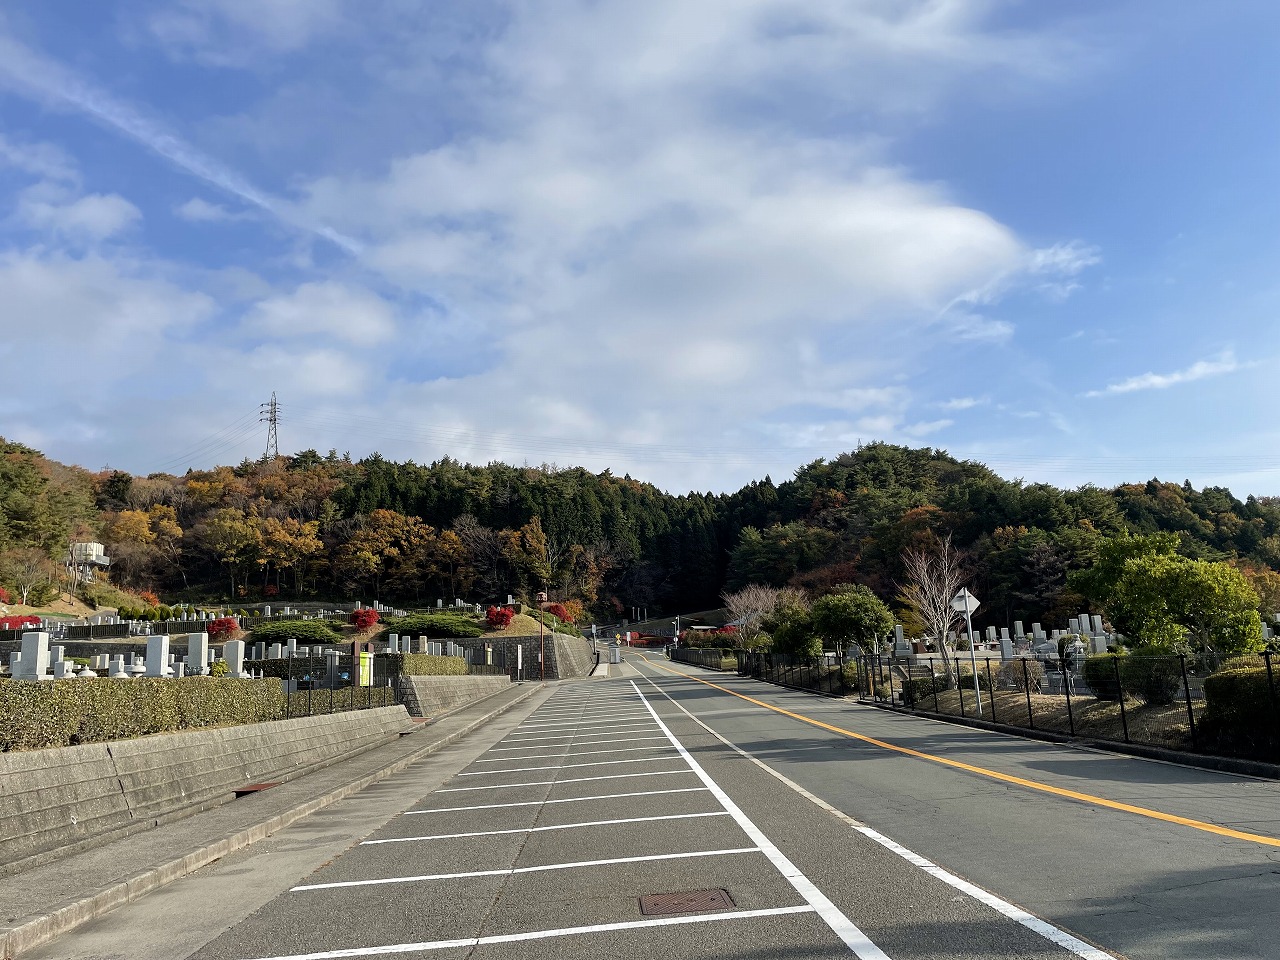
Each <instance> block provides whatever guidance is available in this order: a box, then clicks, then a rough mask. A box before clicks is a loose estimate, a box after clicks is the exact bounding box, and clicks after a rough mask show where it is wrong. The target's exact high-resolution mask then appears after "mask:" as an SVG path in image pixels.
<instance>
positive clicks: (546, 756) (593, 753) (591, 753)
mask: <svg viewBox="0 0 1280 960" xmlns="http://www.w3.org/2000/svg"><path fill="white" fill-rule="evenodd" d="M662 739H664V740H665V739H666V738H665V737H663V738H662ZM570 746H576V744H568V743H566V744H565V747H570ZM534 749H537V750H541V749H544V748H542V747H535V748H534ZM670 749H671V745H670V744H666V743H660V744H657V745H655V746H652V747H621V748H619V749H617V750H584V751H583V752H582V753H535V754H534V755H533V756H531V757H494V758H493V759H491V760H477V761H476V763H508V762H509V761H511V760H552V759H564V758H566V757H598V756H601V755H603V754H606V753H639V752H640V751H642V750H670Z"/></svg>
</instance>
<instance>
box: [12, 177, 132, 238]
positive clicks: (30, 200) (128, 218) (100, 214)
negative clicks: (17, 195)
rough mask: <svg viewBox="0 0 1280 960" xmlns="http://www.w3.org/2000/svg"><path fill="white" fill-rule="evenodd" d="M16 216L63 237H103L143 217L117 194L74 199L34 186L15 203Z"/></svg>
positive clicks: (124, 228)
mask: <svg viewBox="0 0 1280 960" xmlns="http://www.w3.org/2000/svg"><path fill="white" fill-rule="evenodd" d="M17 216H18V219H19V220H20V221H21V222H23V223H25V224H26V225H27V226H29V227H32V228H34V229H37V230H48V231H50V232H52V233H56V234H59V235H62V236H66V237H71V238H77V239H87V240H105V239H106V238H107V237H111V236H114V235H115V234H117V233H120V232H122V231H124V230H126V229H128V228H129V227H131V226H133V225H134V224H135V223H137V222H138V221H139V220H141V219H142V213H141V211H139V210H138V208H137V207H135V206H134V205H133V204H132V203H130V202H129V201H128V200H126V199H124V197H121V196H118V195H117V194H114V193H112V194H100V193H94V194H89V195H87V196H83V197H78V198H76V199H74V200H72V199H64V198H63V197H62V191H50V190H47V189H44V188H39V187H37V188H33V189H31V190H28V191H26V192H25V193H24V194H23V196H22V198H21V199H20V200H19V203H18V211H17Z"/></svg>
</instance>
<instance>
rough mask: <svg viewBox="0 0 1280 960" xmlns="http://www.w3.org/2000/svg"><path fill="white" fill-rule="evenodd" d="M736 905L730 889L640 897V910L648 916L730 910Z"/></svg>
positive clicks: (653, 894)
mask: <svg viewBox="0 0 1280 960" xmlns="http://www.w3.org/2000/svg"><path fill="white" fill-rule="evenodd" d="M735 906H737V904H735V903H734V902H733V897H731V896H729V891H728V890H682V891H681V892H680V893H650V894H646V895H645V896H643V897H641V898H640V912H641V913H643V914H644V915H645V916H646V917H660V916H665V915H666V914H671V913H703V912H704V911H707V910H730V909H732V908H733V907H735Z"/></svg>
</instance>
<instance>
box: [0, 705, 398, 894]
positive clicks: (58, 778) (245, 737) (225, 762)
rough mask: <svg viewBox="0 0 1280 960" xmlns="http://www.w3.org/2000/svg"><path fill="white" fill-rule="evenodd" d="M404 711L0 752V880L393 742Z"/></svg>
mask: <svg viewBox="0 0 1280 960" xmlns="http://www.w3.org/2000/svg"><path fill="white" fill-rule="evenodd" d="M413 729H414V724H413V723H412V721H410V719H409V715H408V714H407V713H406V711H405V708H404V707H401V706H396V707H380V708H376V709H372V710H353V711H350V712H348V713H338V714H332V715H329V716H323V717H303V718H299V719H296V720H275V721H271V722H269V723H253V724H243V725H239V726H234V727H219V728H216V729H210V730H191V731H186V732H183V733H169V734H158V735H156V736H151V737H139V738H138V739H136V740H114V741H110V742H108V743H94V744H85V745H83V746H78V747H59V748H54V749H50V750H31V751H23V752H9V753H0V875H8V874H12V873H15V872H17V871H19V870H21V869H25V868H26V867H29V866H34V865H35V864H36V863H39V862H42V861H44V860H48V859H50V858H51V857H52V856H54V855H61V854H66V853H71V852H74V851H76V850H81V849H85V848H87V847H90V846H94V845H96V844H99V843H103V842H106V841H107V840H114V839H116V838H118V837H121V836H124V835H127V834H129V833H133V832H136V831H139V830H145V829H147V828H148V827H152V826H155V825H156V824H158V823H162V822H164V821H166V820H173V819H177V818H178V817H182V816H187V815H189V814H192V813H195V812H197V811H199V810H202V809H205V808H207V807H211V806H214V805H216V804H219V803H222V802H225V801H226V800H230V799H232V797H233V796H234V795H235V790H236V789H237V788H239V787H243V786H245V785H247V784H250V783H264V782H279V781H281V780H287V779H292V778H293V777H297V776H300V775H301V774H303V773H306V772H308V771H310V770H314V769H317V768H319V767H323V766H327V765H329V764H331V763H335V762H337V761H339V760H343V759H345V758H347V757H349V756H352V755H354V754H356V753H360V752H361V751H364V750H367V749H370V748H371V747H375V746H378V745H380V744H383V743H388V742H390V741H392V740H395V739H396V738H397V737H399V736H401V735H402V734H404V733H408V732H410V731H411V730H413Z"/></svg>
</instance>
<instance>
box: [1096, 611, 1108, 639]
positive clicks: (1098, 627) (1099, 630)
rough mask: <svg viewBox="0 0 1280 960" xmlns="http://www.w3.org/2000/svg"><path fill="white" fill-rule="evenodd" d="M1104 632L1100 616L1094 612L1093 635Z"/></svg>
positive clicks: (1099, 634)
mask: <svg viewBox="0 0 1280 960" xmlns="http://www.w3.org/2000/svg"><path fill="white" fill-rule="evenodd" d="M1104 633H1106V631H1105V630H1103V629H1102V617H1101V616H1099V615H1098V614H1096V613H1095V614H1094V615H1093V635H1094V636H1095V637H1098V636H1101V635H1102V634H1104Z"/></svg>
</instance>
